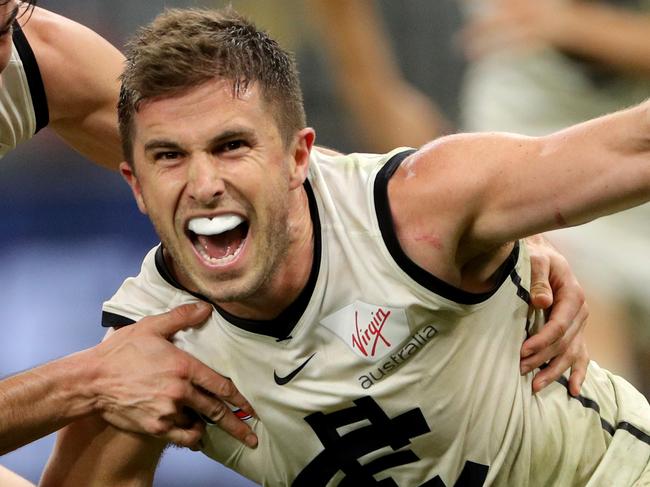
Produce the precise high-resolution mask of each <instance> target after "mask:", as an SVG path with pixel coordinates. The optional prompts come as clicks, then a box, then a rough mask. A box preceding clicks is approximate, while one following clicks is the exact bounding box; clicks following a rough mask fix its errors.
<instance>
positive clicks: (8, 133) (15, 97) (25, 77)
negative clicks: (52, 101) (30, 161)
mask: <svg viewBox="0 0 650 487" xmlns="http://www.w3.org/2000/svg"><path fill="white" fill-rule="evenodd" d="M12 38H13V44H12V48H11V58H10V60H9V64H8V65H7V67H6V68H5V69H4V71H2V74H1V75H0V76H1V77H2V81H1V84H0V157H2V156H4V155H5V154H7V153H8V152H9V151H11V150H12V149H14V148H15V147H16V146H17V145H18V144H20V143H21V142H24V141H26V140H29V139H30V138H32V137H33V135H34V134H35V133H36V132H38V131H39V130H40V129H41V128H43V127H44V126H45V125H47V122H48V110H47V101H46V98H45V90H44V88H43V81H42V79H41V75H40V72H39V69H38V65H37V63H36V58H35V57H34V53H33V52H32V50H31V48H30V46H29V43H28V42H27V39H26V38H25V35H24V33H23V32H22V30H21V29H20V27H19V26H18V24H14V30H13V36H12Z"/></svg>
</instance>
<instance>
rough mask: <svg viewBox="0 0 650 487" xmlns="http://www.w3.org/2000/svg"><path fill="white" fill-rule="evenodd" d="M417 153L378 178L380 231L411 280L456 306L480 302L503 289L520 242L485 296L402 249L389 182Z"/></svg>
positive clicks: (396, 160) (394, 160)
mask: <svg viewBox="0 0 650 487" xmlns="http://www.w3.org/2000/svg"><path fill="white" fill-rule="evenodd" d="M414 152H415V150H406V151H404V152H400V153H399V154H395V155H394V156H393V157H391V158H390V159H389V160H388V161H387V162H386V164H385V165H384V167H382V168H381V169H380V170H379V172H378V173H377V177H376V179H375V186H374V197H375V210H376V212H377V221H378V222H379V230H380V232H381V236H382V238H383V239H384V243H385V244H386V247H387V248H388V251H389V252H390V255H391V256H392V257H393V259H394V260H395V262H396V263H397V265H399V266H400V267H401V269H402V270H403V271H404V272H406V273H407V274H408V275H409V276H410V277H411V279H413V280H414V281H416V282H417V283H418V284H420V285H421V286H424V287H425V288H427V289H428V290H430V291H432V292H434V293H436V294H438V295H440V296H442V297H444V298H446V299H450V300H451V301H454V302H456V303H460V304H477V303H481V302H483V301H485V300H486V299H488V298H489V297H491V296H492V295H493V294H494V293H495V292H497V290H498V289H499V287H501V285H502V284H503V282H504V281H505V280H506V279H507V278H508V276H509V275H510V273H511V272H512V271H513V270H514V268H515V265H516V264H517V259H518V258H519V243H518V242H515V246H514V248H513V249H512V252H511V253H510V255H509V256H508V258H507V259H506V260H505V262H504V263H503V264H502V265H501V267H500V268H499V270H498V271H497V274H496V276H495V282H496V284H495V286H494V288H493V289H492V290H490V291H487V292H484V293H470V292H468V291H464V290H462V289H459V288H457V287H455V286H452V285H451V284H449V283H447V282H445V281H443V280H442V279H439V278H438V277H436V276H434V275H433V274H431V273H430V272H428V271H426V270H424V269H423V268H422V267H420V266H419V265H417V264H416V263H415V262H413V261H412V260H411V259H410V258H409V257H408V256H407V255H406V254H405V253H404V251H403V250H402V247H401V245H400V244H399V240H398V239H397V235H396V234H395V228H394V226H393V216H392V214H391V212H390V203H389V201H388V182H389V181H390V178H391V177H392V176H393V174H395V171H397V168H398V167H399V166H400V164H401V163H402V161H403V160H404V159H406V158H407V157H408V156H410V155H411V154H413V153H414ZM432 211H435V208H432Z"/></svg>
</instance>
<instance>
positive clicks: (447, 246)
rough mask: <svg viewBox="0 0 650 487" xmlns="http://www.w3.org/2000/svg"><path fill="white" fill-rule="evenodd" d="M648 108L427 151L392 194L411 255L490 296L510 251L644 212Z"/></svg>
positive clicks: (400, 175)
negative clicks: (556, 232) (516, 243)
mask: <svg viewBox="0 0 650 487" xmlns="http://www.w3.org/2000/svg"><path fill="white" fill-rule="evenodd" d="M648 107H649V104H648V103H644V104H642V105H639V106H637V107H634V108H631V109H629V110H625V111H622V112H618V113H615V114H612V115H608V116H606V117H601V118H599V119H596V120H593V121H590V122H586V123H584V124H580V125H576V126H574V127H572V128H569V129H566V130H563V131H561V132H557V133H555V134H552V135H550V136H547V137H541V138H531V137H521V136H515V135H508V134H494V133H488V134H459V135H452V136H449V137H444V138H441V139H438V140H437V141H434V142H432V143H430V144H428V145H427V146H425V147H423V148H422V149H421V150H420V151H418V152H417V153H416V154H414V155H412V156H411V157H410V158H409V159H407V160H406V161H404V163H403V164H402V166H401V167H400V168H399V170H398V171H397V172H396V174H395V176H393V178H392V179H391V181H390V183H389V186H388V190H389V198H390V201H391V211H392V213H393V216H394V218H395V227H396V231H397V234H398V238H399V240H400V243H401V244H402V247H403V248H404V250H405V252H406V253H407V255H409V256H410V257H411V259H413V260H414V261H415V262H417V263H418V264H419V265H420V266H421V267H423V268H425V269H427V270H429V271H430V272H432V273H434V274H436V275H438V276H439V277H441V278H442V279H446V280H447V281H448V282H450V283H452V284H455V285H457V286H460V287H462V288H463V289H466V290H468V291H481V290H486V287H490V278H491V276H492V275H493V273H494V271H495V270H496V269H497V268H498V266H499V265H500V264H501V263H502V262H503V260H504V259H505V257H506V256H507V254H508V253H509V249H510V247H509V246H507V245H505V244H506V243H507V242H512V241H513V240H515V239H518V238H521V237H524V236H527V235H531V234H535V233H539V232H543V231H547V230H550V229H555V228H561V227H564V226H570V225H577V224H580V223H584V222H586V221H588V220H590V219H593V218H596V217H598V216H601V215H605V214H608V213H612V212H614V211H617V210H621V209H623V208H626V207H630V206H634V205H637V204H641V203H642V202H644V201H646V200H647V199H648V197H649V196H650V194H649V190H648V188H649V187H650V157H649V156H650V141H649V140H648V136H649V134H650V119H649V117H650V115H649V113H648ZM431 209H435V211H434V212H433V213H432V212H431ZM431 242H433V243H435V245H433V244H431Z"/></svg>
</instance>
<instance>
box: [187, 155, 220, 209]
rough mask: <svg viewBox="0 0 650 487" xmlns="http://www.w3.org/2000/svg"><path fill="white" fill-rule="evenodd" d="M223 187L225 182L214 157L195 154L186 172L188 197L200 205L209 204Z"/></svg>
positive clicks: (212, 202)
mask: <svg viewBox="0 0 650 487" xmlns="http://www.w3.org/2000/svg"><path fill="white" fill-rule="evenodd" d="M225 189H226V187H225V183H224V182H223V179H222V178H221V175H220V172H219V170H218V167H217V162H216V161H215V160H214V158H213V157H212V156H210V155H207V154H202V155H198V156H195V157H194V158H193V160H192V161H191V163H190V167H189V174H188V192H189V196H190V198H192V199H193V200H195V201H196V202H197V203H199V204H201V205H211V204H214V202H215V200H217V199H218V198H219V197H220V196H221V195H222V194H223V193H224V191H225Z"/></svg>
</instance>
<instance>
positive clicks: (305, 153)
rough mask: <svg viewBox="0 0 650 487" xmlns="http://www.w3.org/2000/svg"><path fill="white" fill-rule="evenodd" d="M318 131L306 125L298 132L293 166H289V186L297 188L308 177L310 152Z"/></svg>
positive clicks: (293, 153)
mask: <svg viewBox="0 0 650 487" xmlns="http://www.w3.org/2000/svg"><path fill="white" fill-rule="evenodd" d="M315 139H316V132H315V131H314V129H313V128H311V127H305V128H304V129H302V130H300V131H299V132H298V133H297V134H296V138H295V139H294V142H293V152H292V154H291V155H292V159H291V166H290V168H289V187H290V188H291V189H296V188H298V187H300V186H302V184H303V183H304V182H305V179H307V170H308V169H309V154H310V153H311V148H312V147H313V146H314V140H315Z"/></svg>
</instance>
